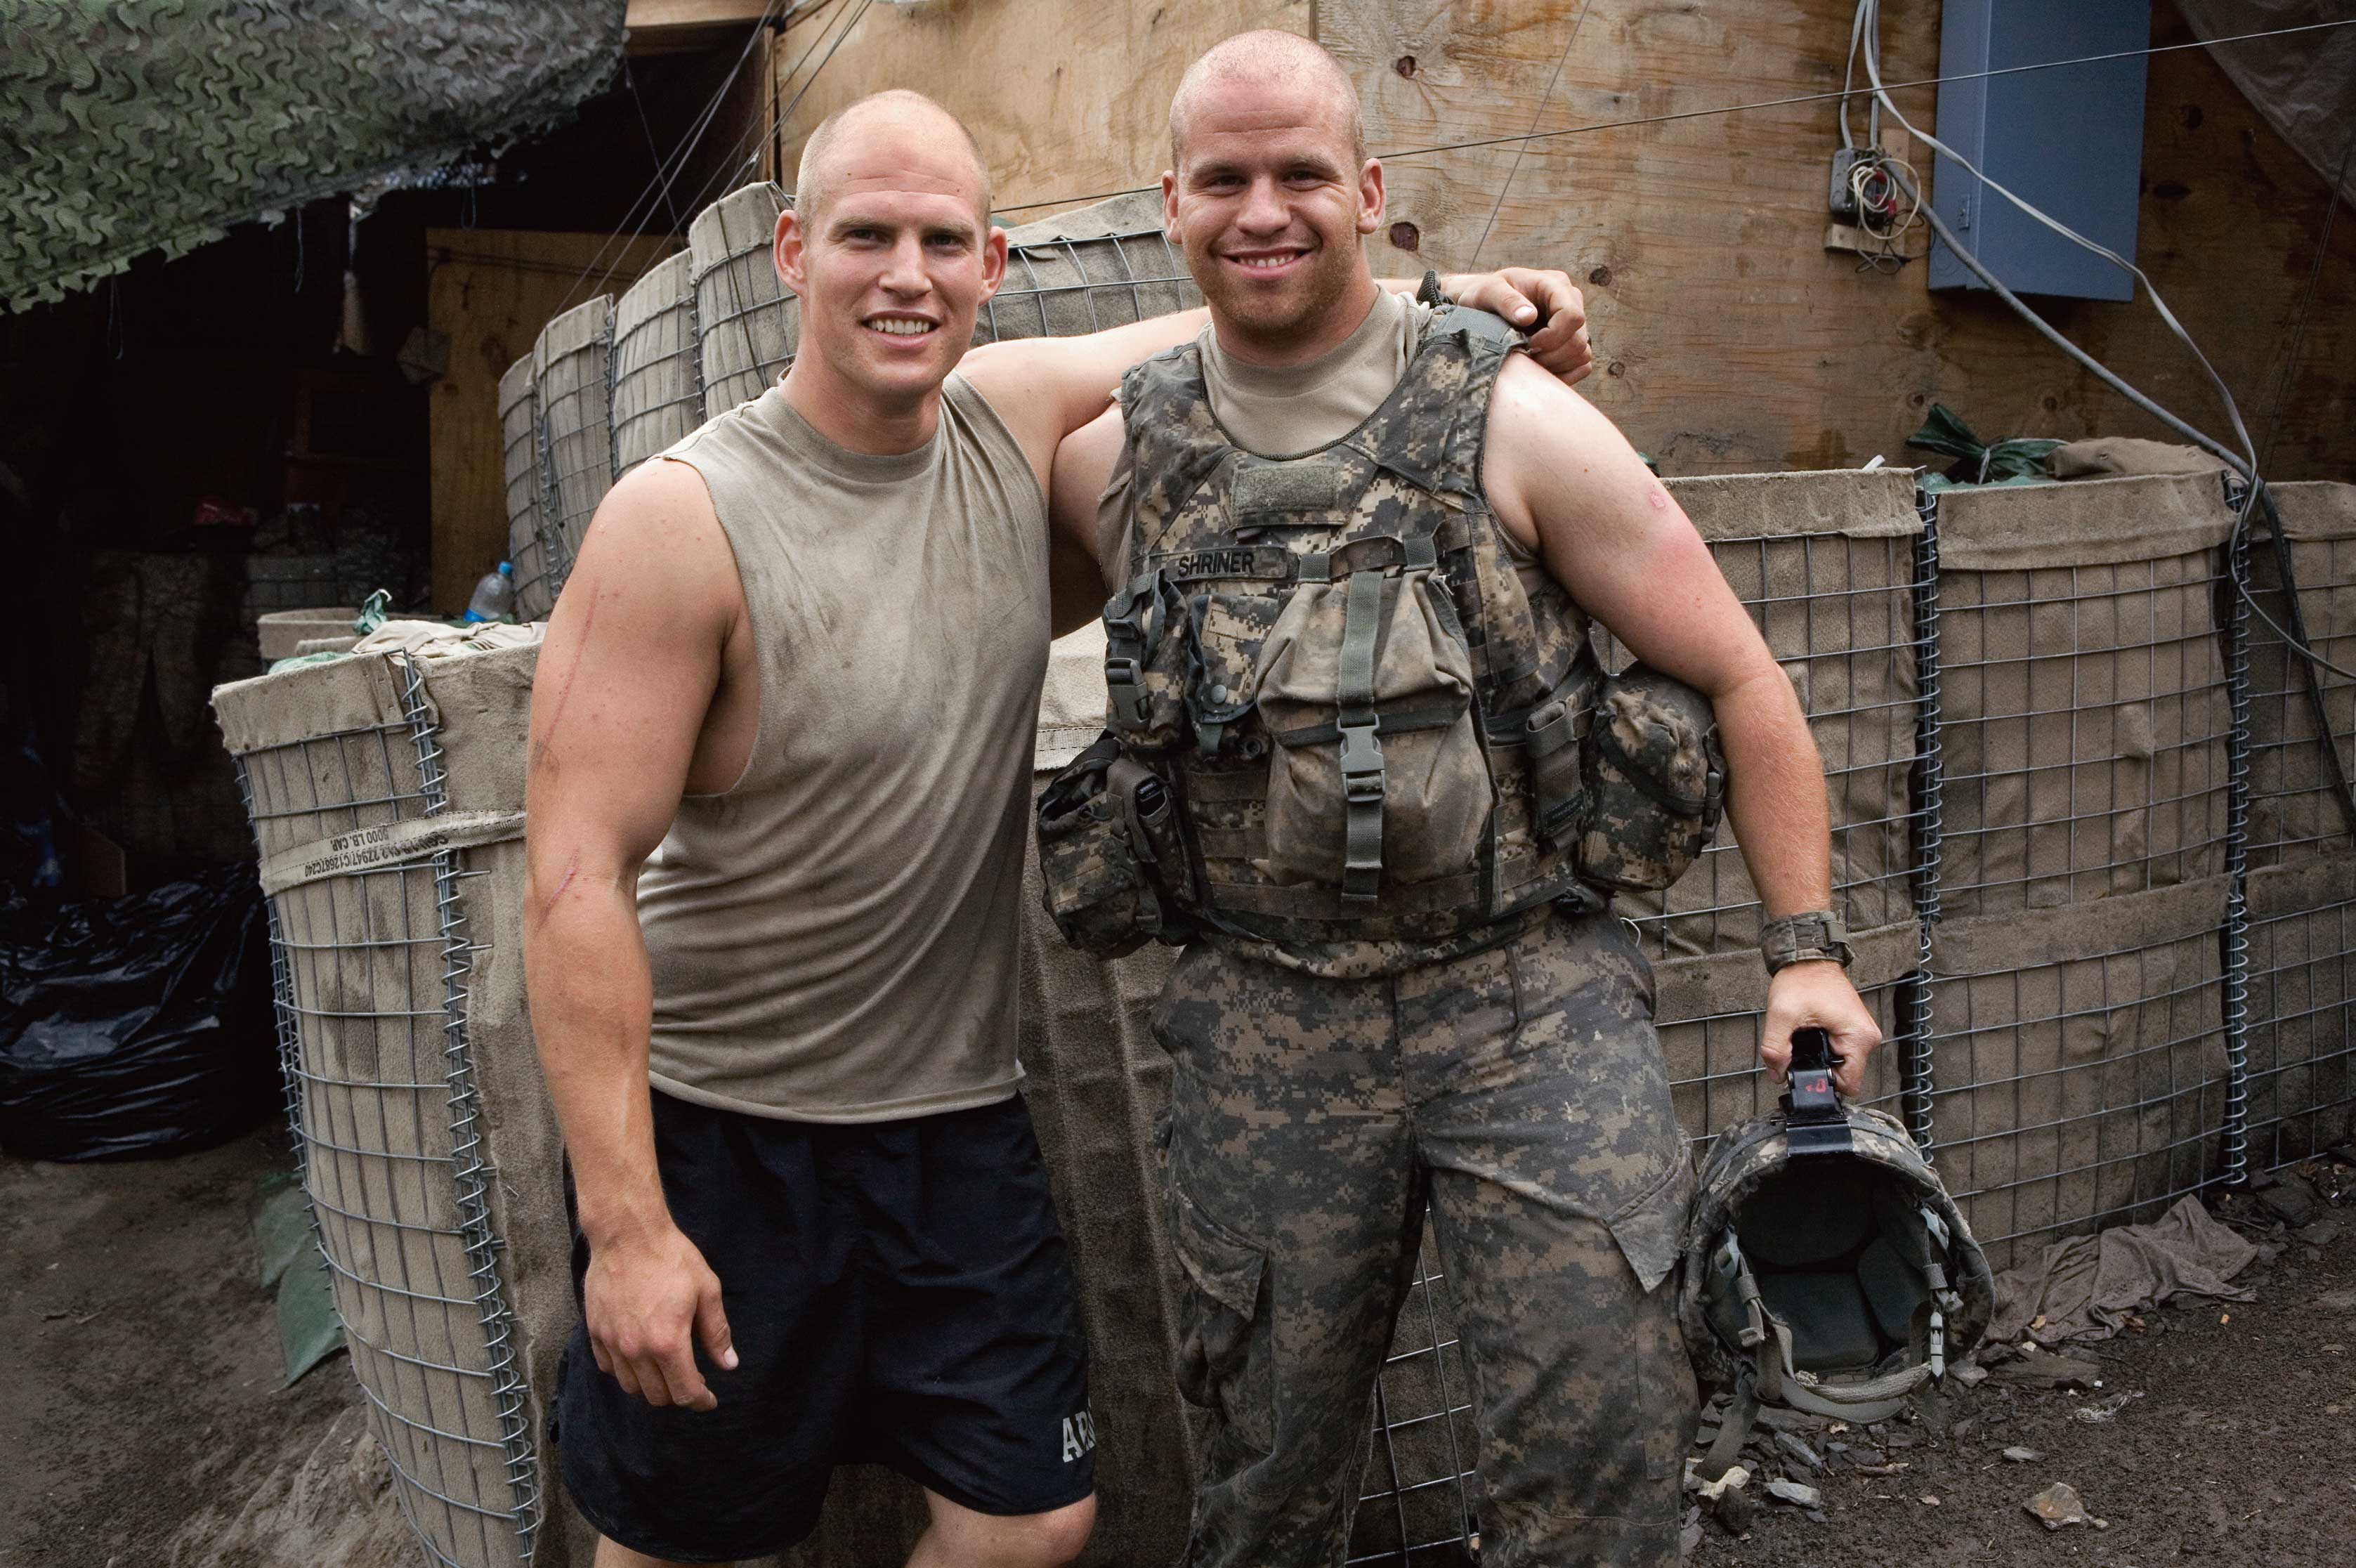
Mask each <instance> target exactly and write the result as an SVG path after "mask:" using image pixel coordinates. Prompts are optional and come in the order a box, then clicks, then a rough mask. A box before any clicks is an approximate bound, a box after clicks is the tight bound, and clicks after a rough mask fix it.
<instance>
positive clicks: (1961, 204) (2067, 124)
mask: <svg viewBox="0 0 2356 1568" xmlns="http://www.w3.org/2000/svg"><path fill="white" fill-rule="evenodd" d="M2150 43H2151V0H2068V3H2067V4H2055V3H2054V0H1945V3H1944V7H1943V12H1942V16H1941V22H1940V28H1939V74H1940V75H1941V76H1942V77H1949V78H1952V77H1956V76H1965V77H1966V80H1964V81H1942V82H1941V83H1940V84H1939V123H1938V125H1937V126H1936V128H1935V134H1937V136H1938V138H1939V139H1940V140H1941V141H1943V142H1944V143H1946V144H1947V145H1949V146H1951V147H1953V148H1954V149H1955V150H1956V151H1957V152H1959V153H1961V154H1963V155H1964V156H1965V157H1967V158H1969V159H1971V160H1972V162H1974V163H1975V164H1977V165H1978V166H1980V168H1981V169H1982V170H1983V171H1984V172H1986V174H1987V177H1988V178H1990V179H1993V180H1996V181H1997V182H1998V183H2000V184H2002V185H2003V186H2005V187H2006V188H2008V189H2010V190H2013V191H2017V192H2019V194H2020V195H2021V196H2022V197H2024V198H2026V199H2028V200H2029V201H2030V202H2033V203H2035V204H2036V206H2038V207H2039V208H2040V209H2042V210H2044V211H2045V212H2047V213H2050V214H2051V216H2053V217H2054V218H2055V219H2057V220H2060V221H2061V222H2063V223H2066V224H2068V225H2069V226H2070V227H2071V228H2072V229H2074V230H2076V231H2078V232H2079V233H2081V234H2083V235H2084V236H2086V238H2088V239H2089V240H2093V241H2094V242H2096V243H2098V244H2103V245H2107V246H2109V247H2110V248H2111V249H2112V250H2114V251H2116V252H2118V253H2119V254H2120V255H2122V256H2125V257H2126V258H2127V259H2128V260H2129V261H2133V260H2135V246H2136V198H2137V196H2138V195H2139V194H2140V184H2141V180H2142V177H2143V92H2144V63H2145V62H2144V57H2143V56H2142V55H2141V54H2139V53H2132V54H2128V55H2127V57H2126V59H2109V60H2104V61H2101V62H2100V63H2097V64H2092V65H2062V66H2055V67H2053V68H2052V69H2051V70H2025V71H2019V72H2016V73H2015V74H2012V75H2008V76H1970V75H1968V73H1970V72H1975V71H1987V70H2004V69H2005V68H2007V67H2010V66H2024V65H2038V64H2040V63H2043V62H2045V61H2049V60H2064V59H2082V58H2083V57H2085V56H2088V55H2104V54H2117V53H2122V52H2125V51H2129V50H2141V49H2144V48H2148V47H2150ZM1931 191H1932V206H1933V208H1935V209H1937V211H1938V214H1939V216H1940V217H1941V218H1943V219H1944V220H1946V223H1947V226H1948V227H1949V228H1950V229H1953V230H1954V231H1955V238H1956V239H1957V240H1959V241H1961V242H1963V243H1964V244H1965V245H1966V246H1968V247H1969V248H1970V250H1971V252H1972V253H1973V254H1974V255H1976V256H1977V257H1978V258H1979V259H1980V263H1981V264H1982V265H1984V266H1986V267H1987V269H1988V271H1990V272H1992V273H1994V274H1996V275H1997V277H1999V278H2001V279H2002V280H2003V281H2004V285H2005V286H2006V287H2007V288H2009V289H2012V290H2013V291H2015V292H2016V293H2019V294H2052V295H2069V296H2071V297H2072V298H2076V299H2132V298H2133V297H2135V279H2134V278H2133V277H2132V276H2130V275H2129V274H2127V273H2126V272H2124V271H2122V270H2121V269H2120V268H2118V267H2116V266H2114V265H2113V264H2112V263H2109V262H2107V261H2104V259H2103V258H2102V257H2100V256H2098V255H2095V254H2094V252H2092V251H2088V250H2084V249H2083V248H2081V247H2080V246H2077V245H2073V244H2072V243H2071V242H2069V241H2067V240H2065V239H2063V238H2062V237H2061V235H2059V234H2057V233H2055V232H2054V231H2052V230H2051V229H2048V228H2047V227H2045V225H2044V224H2042V223H2040V222H2039V221H2038V220H2036V219H2034V218H2031V217H2030V216H2029V214H2028V213H2026V212H2023V211H2022V210H2021V209H2019V208H2018V207H2015V206H2014V205H2013V204H2012V203H2011V202H2009V201H2007V200H2006V199H2004V198H2003V197H2002V196H1999V195H1997V193H1996V192H1995V191H1992V190H1990V189H1988V188H1987V187H1986V186H1985V185H1984V184H1982V183H1981V182H1980V181H1979V180H1977V179H1975V178H1973V177H1972V176H1971V175H1970V174H1968V173H1967V172H1965V169H1964V167H1963V166H1962V165H1960V164H1957V163H1955V162H1954V161H1953V160H1951V159H1948V158H1944V157H1942V158H1940V159H1939V160H1938V162H1937V166H1936V173H1935V174H1934V175H1933V177H1932V181H1931ZM1930 284H1931V286H1932V287H1933V288H1984V287H1986V286H1987V285H1984V284H1982V283H1981V282H1980V280H1979V279H1978V278H1976V277H1975V276H1974V275H1973V274H1972V273H1971V271H1970V270H1969V269H1968V268H1966V267H1965V265H1964V263H1962V262H1960V261H1958V260H1957V259H1956V258H1955V255H1954V252H1952V251H1950V250H1948V249H1947V247H1946V246H1945V245H1944V243H1940V242H1935V241H1934V242H1933V244H1932V247H1931V277H1930Z"/></svg>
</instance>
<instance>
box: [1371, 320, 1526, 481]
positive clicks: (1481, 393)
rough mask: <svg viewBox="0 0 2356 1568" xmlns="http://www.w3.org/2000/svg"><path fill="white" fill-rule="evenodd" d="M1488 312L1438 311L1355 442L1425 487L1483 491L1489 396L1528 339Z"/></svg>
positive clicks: (1382, 462) (1384, 465)
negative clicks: (1508, 359) (1483, 321)
mask: <svg viewBox="0 0 2356 1568" xmlns="http://www.w3.org/2000/svg"><path fill="white" fill-rule="evenodd" d="M1483 316H1484V313H1483V312H1481V311H1474V310H1466V309H1464V308H1463V307H1462V306H1450V307H1449V308H1448V309H1447V310H1444V311H1442V312H1440V314H1439V315H1437V316H1435V317H1433V318H1432V319H1431V321H1430V323H1428V324H1427V325H1426V326H1425V328H1424V330H1423V338H1422V340H1421V341H1420V342H1419V344H1418V345H1417V347H1416V351H1415V358H1414V359H1412V360H1408V367H1407V374H1406V376H1405V377H1404V378H1402V380H1401V382H1400V385H1399V388H1398V392H1395V393H1394V394H1393V395H1392V397H1391V400H1390V402H1389V403H1387V404H1385V405H1384V408H1383V411H1382V412H1381V413H1379V414H1378V415H1376V418H1375V419H1374V420H1372V421H1371V422H1370V423H1369V424H1367V425H1366V426H1365V428H1364V429H1362V430H1360V431H1359V432H1358V435H1357V436H1356V438H1355V441H1354V442H1353V445H1355V446H1358V447H1360V448H1361V449H1362V450H1364V451H1365V453H1366V455H1367V456H1371V457H1373V458H1374V459H1375V461H1376V462H1377V463H1380V464H1381V465H1382V466H1383V467H1386V468H1388V469H1390V470H1391V471H1392V472H1393V473H1395V474H1398V475H1400V476H1402V477H1404V478H1408V479H1410V480H1412V481H1414V482H1415V483H1416V484H1418V485H1420V486H1422V487H1423V488H1424V489H1428V490H1432V491H1436V492H1439V493H1441V494H1451V495H1461V496H1467V497H1471V496H1477V495H1478V494H1479V493H1480V489H1481V446H1482V442H1483V439H1484V438H1485V437H1486V435H1487V434H1488V426H1489V394H1490V393H1491V392H1493V391H1494V390H1495V388H1496V384H1497V372H1498V371H1499V370H1501V369H1502V368H1503V367H1504V365H1505V356H1506V355H1507V354H1509V353H1511V352H1513V350H1514V349H1515V347H1516V346H1517V345H1518V344H1519V343H1520V342H1521V338H1520V337H1519V336H1518V335H1515V334H1514V333H1513V332H1511V331H1510V330H1508V331H1506V332H1505V333H1504V334H1503V335H1499V334H1497V333H1495V332H1494V331H1492V330H1490V329H1488V328H1483V327H1479V326H1476V325H1474V324H1473V322H1472V318H1475V317H1483ZM1487 319H1488V320H1490V321H1495V320H1496V318H1495V317H1487ZM1497 325H1498V326H1499V327H1503V325H1504V323H1502V322H1498V323H1497Z"/></svg>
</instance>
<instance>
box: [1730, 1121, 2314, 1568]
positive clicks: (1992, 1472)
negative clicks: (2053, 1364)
mask: <svg viewBox="0 0 2356 1568" xmlns="http://www.w3.org/2000/svg"><path fill="white" fill-rule="evenodd" d="M2305 1168H2306V1170H2307V1172H2308V1176H2310V1177H2311V1178H2312V1181H2313V1185H2314V1187H2317V1188H2319V1189H2320V1191H2321V1193H2322V1194H2324V1195H2325V1197H2326V1201H2324V1202H2323V1203H2321V1204H2319V1206H2318V1208H2317V1209H2316V1218H2315V1219H2310V1220H2309V1221H2308V1227H2309V1228H2308V1229H2306V1230H2305V1232H2304V1233H2305V1234H2306V1235H2308V1236H2309V1237H2312V1238H2317V1239H2325V1240H2323V1244H2322V1245H2320V1246H2313V1245H2308V1244H2306V1243H2305V1242H2302V1241H2300V1240H2297V1238H2296V1235H2295V1234H2294V1233H2293V1232H2292V1229H2291V1228H2290V1227H2287V1226H2285V1225H2283V1224H2281V1223H2280V1222H2279V1221H2277V1220H2276V1219H2275V1218H2274V1217H2273V1215H2272V1214H2271V1213H2269V1212H2268V1211H2267V1210H2265V1208H2263V1207H2262V1205H2261V1204H2259V1203H2258V1202H2256V1201H2254V1200H2253V1199H2252V1198H2250V1197H2245V1196H2241V1195H2235V1196H2233V1197H2226V1198H2224V1199H2222V1201H2219V1202H2216V1203H2213V1204H2212V1205H2211V1210H2212V1212H2214V1213H2216V1214H2218V1215H2219V1216H2220V1217H2221V1218H2223V1219H2227V1220H2228V1221H2229V1222H2233V1223H2234V1224H2235V1228H2236V1229H2239V1230H2243V1232H2244V1234H2245V1235H2248V1236H2250V1237H2251V1238H2252V1239H2253V1240H2258V1241H2260V1242H2261V1243H2262V1244H2263V1245H2267V1246H2270V1247H2276V1248H2279V1249H2280V1250H2279V1251H2278V1252H2276V1255H2274V1256H2273V1257H2272V1258H2271V1259H2269V1258H2268V1257H2267V1256H2266V1255H2265V1252H2263V1251H2262V1252H2261V1255H2260V1259H2259V1261H2258V1262H2254V1263H2253V1264H2252V1265H2251V1266H2250V1268H2249V1269H2248V1270H2246V1271H2245V1272H2244V1275H2243V1277H2242V1282H2241V1283H2250V1284H2253V1285H2254V1286H2255V1287H2256V1288H2257V1292H2258V1299H2257V1300H2256V1301H2254V1302H2246V1303H2244V1302H2232V1303H2217V1302H2208V1301H2191V1302H2187V1303H2184V1304H2182V1305H2169V1306H2165V1307H2162V1308H2160V1309H2158V1310H2157V1311H2154V1312H2147V1313H2145V1314H2144V1315H2142V1316H2143V1318H2144V1321H2145V1323H2146V1331H2145V1332H2144V1333H2143V1334H2141V1335H2135V1334H2129V1335H2126V1336H2124V1337H2119V1338H2115V1339H2111V1340H2105V1341H2102V1342H2099V1343H2096V1344H2094V1345H2081V1346H2076V1347H2072V1348H2071V1352H2070V1353H2071V1354H2072V1355H2075V1356H2078V1357H2091V1358H2093V1359H2096V1360H2098V1361H2099V1362H2100V1363H2101V1366H2102V1373H2101V1383H2102V1386H2101V1387H2100V1388H2066V1389H2039V1390H2026V1389H2022V1388H2019V1387H2013V1386H2008V1385H2005V1384H2002V1383H1999V1382H1998V1381H1997V1380H1995V1379H1994V1378H1991V1379H1990V1380H1987V1381H1986V1382H1984V1383H1982V1384H1980V1385H1979V1387H1977V1388H1976V1389H1973V1390H1968V1391H1966V1390H1960V1389H1955V1388H1954V1385H1953V1382H1952V1380H1951V1382H1950V1385H1949V1387H1950V1392H1949V1393H1948V1394H1947V1395H1946V1396H1945V1402H1944V1425H1945V1431H1944V1433H1942V1432H1940V1431H1939V1430H1937V1426H1936V1424H1935V1423H1928V1422H1924V1421H1921V1420H1911V1421H1910V1420H1901V1421H1895V1422H1890V1423H1885V1424H1884V1425H1883V1426H1882V1427H1880V1428H1876V1429H1870V1430H1869V1431H1868V1432H1864V1433H1856V1432H1851V1433H1844V1434H1838V1435H1837V1436H1835V1435H1834V1434H1831V1433H1830V1432H1829V1431H1828V1430H1827V1428H1828V1426H1829V1423H1825V1425H1821V1426H1816V1427H1815V1428H1814V1429H1811V1430H1796V1431H1795V1435H1797V1436H1799V1437H1800V1438H1801V1440H1802V1441H1803V1442H1804V1443H1806V1444H1809V1445H1810V1446H1811V1448H1812V1449H1813V1450H1814V1451H1815V1453H1816V1454H1817V1455H1819V1456H1820V1457H1822V1458H1824V1459H1825V1460H1826V1461H1827V1462H1828V1463H1829V1465H1830V1470H1829V1473H1827V1474H1823V1475H1818V1474H1814V1473H1811V1472H1809V1471H1808V1470H1807V1469H1806V1467H1805V1466H1803V1465H1798V1464H1794V1465H1793V1466H1790V1467H1788V1468H1787V1469H1786V1470H1785V1471H1784V1472H1783V1473H1784V1474H1785V1475H1786V1476H1787V1477H1788V1478H1790V1479H1793V1480H1797V1481H1801V1482H1804V1483H1806V1484H1809V1485H1813V1486H1815V1487H1818V1488H1819V1489H1820V1490H1821V1492H1822V1494H1823V1499H1824V1500H1823V1507H1822V1509H1821V1510H1820V1512H1821V1514H1822V1521H1821V1522H1818V1521H1817V1520H1813V1519H1811V1518H1809V1517H1808V1516H1807V1515H1806V1514H1805V1513H1804V1512H1802V1511H1801V1510H1800V1509H1795V1508H1792V1507H1789V1506H1786V1505H1783V1504H1781V1503H1777V1502H1772V1501H1762V1504H1761V1505H1759V1506H1758V1507H1757V1508H1756V1509H1754V1512H1753V1517H1752V1518H1751V1520H1750V1521H1749V1523H1748V1528H1747V1529H1746V1530H1742V1531H1741V1532H1740V1533H1739V1534H1738V1533H1736V1532H1732V1531H1730V1530H1727V1529H1725V1528H1724V1527H1723V1526H1721V1525H1720V1523H1719V1521H1718V1520H1717V1519H1716V1518H1714V1517H1712V1518H1708V1519H1705V1520H1701V1521H1699V1522H1700V1526H1701V1535H1700V1539H1699V1541H1697V1543H1696V1545H1695V1547H1694V1550H1693V1552H1692V1554H1691V1556H1690V1557H1689V1558H1688V1560H1687V1561H1688V1562H1689V1563H1692V1564H1694V1565H1695V1568H1720V1565H1731V1564H1740V1565H1742V1568H1813V1565H1815V1564H1824V1565H1826V1568H1832V1565H1836V1564H1838V1565H1843V1568H1848V1565H1858V1564H1880V1563H1906V1564H1910V1565H1915V1568H1950V1565H1952V1564H1964V1563H1971V1564H1987V1565H1988V1568H2059V1565H2061V1564H2064V1563H2102V1564H2106V1565H2108V1568H2153V1565H2154V1564H2157V1563H2175V1562H2179V1561H2182V1560H2199V1561H2201V1562H2203V1563H2212V1564H2215V1565H2217V1568H2346V1565H2347V1564H2348V1563H2351V1562H2356V1469H2351V1466H2350V1461H2351V1455H2356V1442H2351V1439H2356V1172H2351V1170H2350V1168H2349V1167H2348V1166H2347V1165H2337V1164H2333V1163H2324V1164H2321V1165H2310V1166H2308V1167H2305ZM2335 1193H2337V1194H2340V1195H2341V1203H2342V1204H2345V1205H2348V1206H2349V1207H2341V1206H2340V1205H2335V1204H2333V1203H2331V1202H2330V1201H2329V1195H2332V1194H2335ZM2326 1238H2328V1239H2326ZM2122 1396H2125V1398H2124V1402H2123V1403H2119V1405H2118V1408H2117V1411H2116V1413H2115V1414H2114V1415H2112V1416H2111V1417H2110V1418H2109V1419H2108V1420H2105V1421H2088V1420H2085V1419H2083V1417H2081V1416H2080V1415H2079V1414H2078V1412H2080V1411H2083V1410H2101V1409H2102V1408H2104V1406H2105V1405H2106V1404H2111V1403H2115V1402H2119V1401H2120V1400H2121V1397H2122ZM1832 1442H1846V1443H1847V1444H1848V1445H1849V1446H1848V1451H1847V1453H1846V1454H1835V1453H1833V1452H1831V1450H1830V1448H1829V1444H1830V1443H1832ZM1872 1448H1878V1449H1879V1451H1880V1455H1881V1458H1882V1461H1883V1463H1884V1464H1886V1465H1901V1466H1905V1467H1904V1468H1903V1469H1899V1470H1895V1471H1894V1472H1892V1473H1890V1474H1886V1475H1878V1476H1866V1475H1860V1474H1858V1471H1857V1469H1856V1467H1855V1463H1854V1461H1855V1460H1856V1459H1858V1458H1862V1459H1864V1460H1866V1461H1867V1462H1871V1458H1872V1455H1870V1454H1869V1452H1868V1450H1869V1449H1872ZM2007 1448H2016V1449H2024V1448H2025V1449H2029V1450H2034V1451H2035V1452H2037V1453H2038V1454H2040V1455H2041V1457H2040V1458H2037V1459H2033V1460H2029V1461H2025V1462H2022V1461H2014V1460H2008V1459H2007V1458H2006V1457H2005V1456H2004V1451H2005V1450H2006V1449H2007ZM1763 1479H1764V1477H1762V1481H1763ZM2055 1481H2061V1482H2066V1483H2068V1484H2069V1485H2070V1486H2071V1487H2072V1488H2074V1489H2075V1490H2076V1491H2077V1493H2078V1494H2079V1496H2080V1498H2082V1499H2083V1505H2084V1511H2085V1512H2086V1513H2087V1514H2089V1515H2092V1516H2094V1518H2097V1519H2100V1520H2103V1521H2104V1524H2105V1526H2106V1528H2104V1529H2101V1530H2097V1529H2095V1528H2094V1527H2093V1526H2092V1525H2076V1526H2072V1527H2069V1528H2066V1529H2063V1530H2054V1531H2050V1532H2049V1531H2048V1530H2046V1528H2045V1527H2044V1526H2043V1525H2042V1524H2040V1522H2039V1521H2038V1520H2035V1519H2033V1518H2031V1517H2030V1516H2029V1513H2028V1512H2027V1510H2026V1509H2023V1507H2022V1504H2023V1502H2024V1501H2025V1500H2026V1499H2027V1498H2029V1497H2030V1496H2032V1495H2034V1494H2036V1493H2038V1492H2040V1491H2041V1490H2043V1489H2044V1488H2045V1487H2048V1486H2049V1485H2051V1483H2053V1482H2055ZM1754 1485H1756V1483H1754Z"/></svg>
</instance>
